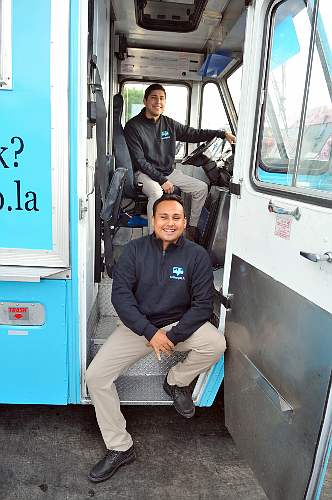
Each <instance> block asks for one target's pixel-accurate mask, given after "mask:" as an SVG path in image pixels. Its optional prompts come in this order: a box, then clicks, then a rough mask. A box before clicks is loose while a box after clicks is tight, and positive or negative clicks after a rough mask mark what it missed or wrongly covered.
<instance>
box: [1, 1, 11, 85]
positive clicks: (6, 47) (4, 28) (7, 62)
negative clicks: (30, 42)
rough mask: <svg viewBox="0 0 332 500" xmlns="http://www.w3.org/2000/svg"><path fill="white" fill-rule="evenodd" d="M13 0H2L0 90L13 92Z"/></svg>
mask: <svg viewBox="0 0 332 500" xmlns="http://www.w3.org/2000/svg"><path fill="white" fill-rule="evenodd" d="M12 81H13V78H12V0H0V90H12Z"/></svg>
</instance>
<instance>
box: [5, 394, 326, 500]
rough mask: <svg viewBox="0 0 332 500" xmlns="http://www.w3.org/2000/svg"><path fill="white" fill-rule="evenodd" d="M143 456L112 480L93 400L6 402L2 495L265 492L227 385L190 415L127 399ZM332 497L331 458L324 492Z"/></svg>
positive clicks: (212, 497) (259, 496) (208, 497)
mask: <svg viewBox="0 0 332 500" xmlns="http://www.w3.org/2000/svg"><path fill="white" fill-rule="evenodd" d="M122 411H123V413H124V415H125V417H126V419H127V427H128V430H129V432H130V433H131V434H132V436H133V439H134V445H135V449H136V454H137V460H136V461H135V462H134V463H132V464H130V465H129V466H127V467H121V468H120V469H119V470H118V471H117V473H116V474H115V475H114V476H113V477H112V478H111V479H110V480H108V481H106V482H104V483H99V484H97V485H96V484H93V483H91V482H90V481H89V479H88V477H87V474H88V472H89V470H90V469H91V468H92V467H93V465H95V463H96V462H97V461H99V460H100V459H101V458H102V457H103V455H104V452H105V447H104V444H103V442H102V439H101V435H100V432H99V429H98V425H97V422H96V419H95V414H94V408H93V406H83V405H68V406H46V405H0V443H1V444H0V453H1V463H0V500H27V499H29V500H30V499H32V500H65V499H71V500H86V499H91V498H94V499H96V500H97V499H98V500H106V499H107V500H111V499H117V500H150V499H151V500H233V499H234V500H266V499H267V497H266V495H265V494H264V492H263V490H262V489H261V487H260V486H259V484H258V482H257V481H256V479H255V477H254V475H253V473H252V472H251V470H250V469H249V467H248V465H247V463H246V461H245V460H244V458H243V457H242V455H241V453H240V452H239V450H238V449H237V447H236V445H235V443H234V442H233V440H232V438H231V436H230V435H229V433H228V431H227V429H226V427H225V425H224V409H223V398H222V393H221V391H219V393H218V395H217V398H216V400H215V402H214V403H213V405H212V406H211V407H210V408H196V414H195V416H194V417H193V418H192V419H188V420H187V419H184V418H183V417H181V416H180V415H179V414H178V413H177V412H176V411H175V409H174V407H173V406H123V407H122ZM331 499H332V465H329V466H328V469H327V473H326V476H325V480H324V484H323V489H322V493H321V496H320V500H331Z"/></svg>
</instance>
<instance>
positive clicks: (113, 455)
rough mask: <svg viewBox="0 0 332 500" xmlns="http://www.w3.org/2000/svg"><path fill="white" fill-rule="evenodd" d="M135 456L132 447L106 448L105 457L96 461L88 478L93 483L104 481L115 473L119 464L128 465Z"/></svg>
mask: <svg viewBox="0 0 332 500" xmlns="http://www.w3.org/2000/svg"><path fill="white" fill-rule="evenodd" d="M135 458H136V454H135V450H134V447H133V446H131V448H129V450H127V451H115V450H107V451H106V454H105V457H104V458H103V459H102V460H100V462H98V463H97V464H96V465H95V466H94V467H93V469H92V470H91V472H90V474H89V479H90V481H92V482H93V483H100V482H101V481H106V479H109V478H110V477H112V476H113V474H115V473H116V471H117V470H118V468H119V467H121V465H129V464H131V462H133V461H134V460H135Z"/></svg>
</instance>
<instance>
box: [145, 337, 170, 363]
mask: <svg viewBox="0 0 332 500" xmlns="http://www.w3.org/2000/svg"><path fill="white" fill-rule="evenodd" d="M146 347H153V349H154V350H155V351H156V354H157V358H158V359H159V361H160V360H161V357H160V351H162V352H164V353H165V354H166V356H170V352H169V351H174V349H175V347H174V344H173V342H172V341H171V340H169V338H168V337H167V336H166V331H165V330H158V331H157V332H156V333H155V334H154V336H153V337H152V339H151V340H150V342H148V343H147V344H146Z"/></svg>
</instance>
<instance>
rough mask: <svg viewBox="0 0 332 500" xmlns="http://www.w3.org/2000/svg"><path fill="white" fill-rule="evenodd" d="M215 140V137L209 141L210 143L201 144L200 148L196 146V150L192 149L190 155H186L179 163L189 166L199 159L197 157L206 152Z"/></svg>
mask: <svg viewBox="0 0 332 500" xmlns="http://www.w3.org/2000/svg"><path fill="white" fill-rule="evenodd" d="M216 140H217V137H214V138H213V139H211V141H206V142H203V144H201V145H200V146H198V148H196V149H194V151H193V152H192V153H190V155H188V156H187V157H186V158H184V159H183V160H182V161H181V163H182V165H189V164H191V163H192V162H194V161H196V160H197V158H198V157H199V155H201V154H202V153H204V151H206V150H207V149H208V148H209V147H210V146H212V144H213V143H214V142H215V141H216Z"/></svg>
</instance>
